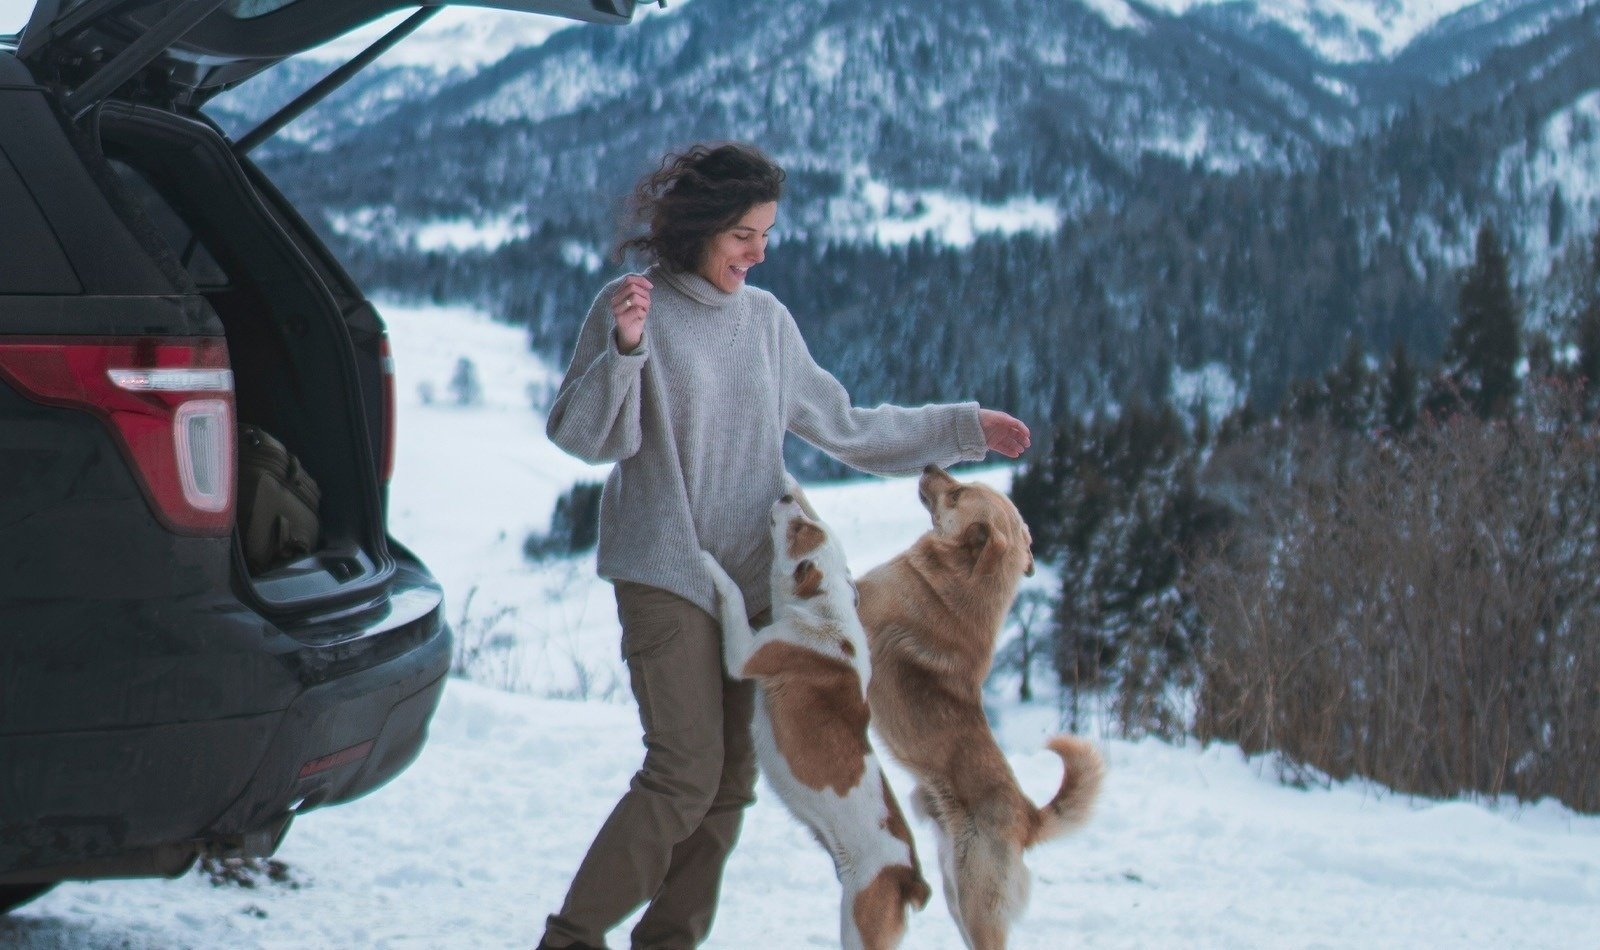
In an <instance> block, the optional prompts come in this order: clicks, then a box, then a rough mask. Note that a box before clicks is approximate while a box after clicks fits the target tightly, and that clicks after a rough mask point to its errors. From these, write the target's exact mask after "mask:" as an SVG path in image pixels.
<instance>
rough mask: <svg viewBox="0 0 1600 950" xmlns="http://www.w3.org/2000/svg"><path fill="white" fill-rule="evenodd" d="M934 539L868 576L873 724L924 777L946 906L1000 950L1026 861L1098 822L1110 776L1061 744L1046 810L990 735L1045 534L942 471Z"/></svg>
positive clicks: (976, 942)
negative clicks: (1000, 641) (992, 669)
mask: <svg viewBox="0 0 1600 950" xmlns="http://www.w3.org/2000/svg"><path fill="white" fill-rule="evenodd" d="M918 494H919V496H920V497H921V499H922V504H923V507H925V508H927V509H928V513H929V515H930V516H931V517H932V519H933V528H932V529H931V530H930V531H928V532H927V533H926V534H924V535H923V536H922V537H921V538H919V539H918V540H917V541H916V542H915V543H914V544H913V545H912V546H911V548H910V549H909V550H907V551H905V552H904V553H902V554H900V555H898V556H897V557H895V558H893V559H892V560H890V561H889V562H888V563H886V564H883V565H881V566H879V567H877V568H874V569H873V570H872V571H870V572H869V573H867V574H866V575H865V576H864V577H862V578H861V580H860V583H859V591H860V616H861V622H862V624H863V625H864V626H865V627H866V630H867V638H868V641H869V643H870V644H871V654H872V670H873V675H872V679H871V682H870V685H869V687H868V696H869V699H870V704H871V710H872V722H873V725H874V727H875V728H876V729H877V731H878V734H879V736H881V737H882V738H883V740H884V742H885V744H886V745H887V746H888V748H889V751H890V753H891V754H892V755H893V756H894V757H895V759H896V760H897V761H899V762H901V763H902V764H904V765H905V766H906V767H907V768H909V769H910V770H911V771H912V773H914V774H915V775H916V777H917V782H918V787H917V789H916V790H915V792H914V793H913V796H912V801H913V804H914V806H915V807H916V809H917V810H918V811H919V812H921V813H923V814H925V815H926V816H928V817H929V818H931V819H932V820H933V823H934V828H935V831H936V835H937V840H938V842H939V869H940V872H941V876H942V878H943V881H944V892H945V899H946V902H947V903H948V904H949V906H950V913H951V915H952V916H953V917H955V921H956V926H957V927H958V928H960V930H961V935H962V937H963V938H964V939H965V940H966V942H967V946H969V947H972V948H974V950H1000V948H1003V947H1005V945H1006V936H1007V933H1008V932H1009V929H1010V926H1011V924H1012V923H1013V922H1014V921H1015V919H1016V918H1017V917H1018V916H1020V914H1021V913H1022V910H1023V908H1024V907H1025V906H1026V904H1027V900H1028V889H1029V878H1028V870H1027V867H1026V866H1025V865H1024V864H1023V863H1022V853H1023V851H1024V850H1025V849H1027V848H1029V847H1032V846H1033V845H1035V844H1038V843H1040V842H1042V841H1047V840H1049V839H1051V838H1054V837H1056V836H1058V835H1061V834H1064V833H1065V832H1067V831H1069V830H1071V829H1073V828H1076V827H1077V826H1079V825H1081V824H1083V823H1084V822H1085V821H1087V820H1088V817H1089V813H1090V809H1091V807H1092V805H1093V803H1094V800H1095V796H1096V795H1097V794H1098V793H1099V789H1100V783H1101V779H1102V777H1103V775H1104V772H1105V765H1104V762H1103V761H1102V759H1101V757H1100V753H1099V752H1098V751H1096V749H1095V748H1094V746H1092V745H1091V744H1089V743H1088V742H1086V741H1084V740H1082V739H1079V738H1076V737H1073V736H1065V735H1064V736H1057V737H1055V738H1053V739H1051V740H1049V742H1048V743H1047V746H1048V747H1049V748H1050V749H1051V750H1053V751H1054V752H1056V753H1057V754H1058V755H1060V756H1061V759H1062V762H1063V764H1064V765H1065V767H1066V773H1065V775H1064V776H1063V778H1062V781H1061V787H1060V789H1059V790H1058V791H1057V792H1056V794H1055V797H1054V798H1052V799H1051V800H1050V802H1049V803H1048V804H1046V805H1045V806H1044V807H1042V808H1040V807H1037V806H1035V805H1034V803H1033V802H1031V801H1029V800H1028V798H1027V796H1026V795H1024V794H1023V792H1022V789H1021V788H1019V787H1018V785H1017V780H1016V776H1015V775H1013V774H1012V771H1011V766H1010V765H1009V763H1007V762H1006V758H1005V755H1004V754H1003V753H1002V752H1001V751H1000V747H999V745H998V744H997V743H996V742H995V739H994V735H993V733H991V732H990V730H989V724H988V720H987V718H986V717H985V716H984V711H983V695H982V692H983V681H984V679H985V677H987V676H988V674H989V666H990V664H991V662H992V661H993V658H994V649H995V641H996V639H997V638H998V636H999V633H1000V628H1001V624H1002V623H1003V622H1004V620H1005V617H1006V613H1007V612H1008V611H1009V610H1010V609H1011V602H1012V600H1013V599H1014V598H1015V596H1016V591H1017V585H1018V584H1019V583H1020V582H1021V580H1022V577H1023V576H1024V575H1029V574H1032V573H1033V555H1032V553H1031V551H1030V546H1031V544H1032V536H1031V535H1030V534H1029V532H1028V526H1027V524H1026V523H1025V522H1024V521H1023V520H1022V516H1021V515H1020V514H1019V513H1018V512H1017V509H1016V506H1014V505H1013V504H1012V503H1011V501H1010V499H1008V498H1006V497H1005V496H1004V495H1002V494H1001V493H999V492H997V491H995V490H994V489H992V488H989V487H988V486H986V485H982V484H978V483H973V482H968V483H963V482H958V481H957V480H956V479H954V478H952V477H950V475H949V474H948V473H946V472H945V471H943V470H942V469H939V468H937V467H935V466H929V467H928V468H927V469H926V470H925V471H924V473H923V476H922V479H921V481H920V482H919V483H918Z"/></svg>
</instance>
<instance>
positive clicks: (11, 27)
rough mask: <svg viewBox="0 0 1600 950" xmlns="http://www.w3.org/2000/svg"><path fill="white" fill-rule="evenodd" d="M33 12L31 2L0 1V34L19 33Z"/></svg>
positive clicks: (20, 0) (18, 0)
mask: <svg viewBox="0 0 1600 950" xmlns="http://www.w3.org/2000/svg"><path fill="white" fill-rule="evenodd" d="M32 12H33V0H0V33H20V32H22V24H24V23H26V22H28V14H30V13H32Z"/></svg>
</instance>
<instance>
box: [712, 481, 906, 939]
mask: <svg viewBox="0 0 1600 950" xmlns="http://www.w3.org/2000/svg"><path fill="white" fill-rule="evenodd" d="M772 544H773V551H774V558H773V569H772V617H773V621H772V624H771V625H770V626H767V627H765V628H763V629H762V630H760V631H759V632H754V631H752V630H751V628H750V624H749V621H748V620H747V619H746V614H745V602H744V597H743V595H742V594H740V592H739V588H738V586H737V585H736V584H735V583H734V581H733V579H732V578H731V577H729V576H728V574H727V572H726V571H724V570H723V569H722V567H721V565H719V564H718V563H717V561H716V559H715V558H713V557H712V556H711V555H710V554H707V553H702V555H701V557H702V559H703V561H704V562H705V565H706V569H707V570H708V571H710V573H711V577H712V579H713V581H714V582H715V583H716V587H717V594H718V598H719V601H720V609H721V613H722V642H723V653H724V658H725V660H726V662H727V665H728V673H729V675H731V676H734V677H737V678H740V679H750V680H754V681H755V683H756V687H757V694H758V698H757V701H756V708H755V718H754V722H753V724H752V732H753V734H754V738H755V746H756V757H757V760H758V761H759V762H760V765H761V771H762V772H763V773H764V774H765V775H766V777H767V782H768V783H769V784H770V785H771V786H772V787H773V788H774V789H775V790H776V791H777V793H778V795H779V797H780V798H782V799H783V802H784V804H785V805H786V806H787V807H788V808H789V811H790V812H792V813H793V814H794V816H795V817H796V818H798V819H800V821H802V822H803V823H804V824H805V825H806V826H807V827H808V828H810V829H811V831H812V833H813V834H814V835H815V836H816V838H817V840H818V841H819V842H820V843H821V844H822V846H823V847H824V848H826V849H827V851H828V853H829V854H830V855H831V856H832V857H833V862H834V870H835V872H836V873H837V875H838V877H839V883H840V884H841V885H842V886H843V889H844V897H843V901H842V906H841V911H840V918H841V919H840V932H841V936H840V942H841V943H842V945H843V946H844V947H845V948H846V950H888V948H893V947H897V946H899V944H900V940H901V938H902V937H903V936H904V934H905V929H906V908H907V906H914V907H916V908H918V909H921V908H922V907H925V906H926V905H927V903H928V898H929V897H930V896H931V894H932V891H931V889H930V888H929V886H928V883H927V881H926V880H924V879H923V877H922V870H921V866H920V865H919V864H918V862H917V853H916V848H915V847H914V846H913V844H912V841H911V830H910V828H909V827H908V826H907V825H906V820H905V816H904V814H903V813H902V812H901V810H900V806H899V804H898V803H897V802H896V801H895V798H894V794H893V793H892V792H891V791H890V790H889V783H888V780H887V779H886V778H885V777H884V775H883V770H882V769H881V768H880V767H879V764H878V760H877V758H876V756H874V755H873V752H872V746H871V744H870V743H869V742H868V739H867V723H868V707H867V682H868V680H869V678H870V660H869V656H868V648H867V638H866V633H865V632H864V631H863V630H862V628H861V622H860V620H859V619H857V616H856V605H855V588H854V585H853V584H852V583H851V580H850V575H849V572H848V570H847V569H846V566H845V558H844V553H843V551H842V550H840V548H839V545H838V543H837V542H836V541H835V540H834V538H833V536H832V535H831V533H830V532H829V531H828V529H827V527H826V526H825V525H824V524H823V523H822V521H821V519H819V518H817V517H816V513H815V511H814V510H812V509H811V507H810V505H809V503H807V502H806V501H805V499H804V496H803V495H802V494H800V492H799V488H798V486H796V485H794V484H793V482H792V481H791V483H790V493H789V494H787V495H784V496H783V497H782V498H781V499H779V500H778V501H777V503H775V504H774V505H773V506H772Z"/></svg>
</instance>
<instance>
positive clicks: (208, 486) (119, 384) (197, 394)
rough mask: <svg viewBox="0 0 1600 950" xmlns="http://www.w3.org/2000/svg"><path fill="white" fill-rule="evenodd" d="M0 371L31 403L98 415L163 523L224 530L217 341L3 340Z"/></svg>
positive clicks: (225, 478)
mask: <svg viewBox="0 0 1600 950" xmlns="http://www.w3.org/2000/svg"><path fill="white" fill-rule="evenodd" d="M0 377H4V378H5V379H7V380H9V381H10V382H11V383H12V385H14V386H15V387H17V388H18V389H19V390H20V391H21V392H22V393H23V394H24V395H26V396H28V397H29V398H31V399H33V400H35V401H36V402H41V403H45V404H47V405H54V406H66V407H69V408H74V409H82V410H85V411H88V412H91V413H93V414H94V415H96V416H98V417H99V418H100V419H101V420H102V421H103V422H105V423H106V424H107V426H108V427H109V428H110V430H111V432H112V434H113V435H115V436H116V438H117V443H118V445H119V446H120V447H121V448H122V450H123V453H124V454H125V455H126V457H127V459H128V461H129V463H130V468H132V470H133V472H134V474H135V476H136V477H137V478H138V479H139V482H140V487H141V488H143V490H144V493H145V497H146V498H147V499H148V500H149V501H150V506H151V509H152V510H153V511H154V512H155V513H156V516H157V517H158V518H160V519H161V521H162V522H163V523H165V524H166V525H167V527H169V528H171V529H172V530H174V531H179V532H182V533H185V534H201V535H225V534H227V533H229V532H230V531H232V530H233V495H234V460H235V451H234V439H235V436H234V423H233V416H234V412H233V372H232V370H230V369H229V368H228V348H227V345H226V344H225V343H224V342H223V341H222V340H220V339H217V338H214V337H211V338H195V339H189V338H181V339H179V338H141V339H136V340H125V339H112V340H107V339H94V340H85V339H50V340H38V339H35V340H19V341H6V342H4V343H0Z"/></svg>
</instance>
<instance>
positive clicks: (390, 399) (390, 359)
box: [378, 334, 395, 485]
mask: <svg viewBox="0 0 1600 950" xmlns="http://www.w3.org/2000/svg"><path fill="white" fill-rule="evenodd" d="M378 360H379V362H380V363H382V364H383V445H382V446H381V447H380V448H379V449H378V478H379V479H380V480H382V482H383V483H384V484H385V485H387V484H389V479H390V477H391V476H393V475H394V435H395V425H394V351H393V350H392V349H390V348H389V337H388V335H387V334H385V335H384V336H382V337H380V338H379V339H378Z"/></svg>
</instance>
